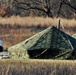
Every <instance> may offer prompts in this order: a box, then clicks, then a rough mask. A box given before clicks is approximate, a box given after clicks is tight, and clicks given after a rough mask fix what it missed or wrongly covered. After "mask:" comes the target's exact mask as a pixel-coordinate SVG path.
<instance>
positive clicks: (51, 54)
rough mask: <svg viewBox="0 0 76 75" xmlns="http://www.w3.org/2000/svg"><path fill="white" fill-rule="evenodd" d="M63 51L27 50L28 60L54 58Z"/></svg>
mask: <svg viewBox="0 0 76 75" xmlns="http://www.w3.org/2000/svg"><path fill="white" fill-rule="evenodd" d="M62 52H63V51H62V50H60V49H51V48H49V49H36V50H28V54H29V57H30V58H33V59H34V58H38V59H44V58H45V59H50V58H55V57H56V56H57V55H60V54H61V53H62Z"/></svg>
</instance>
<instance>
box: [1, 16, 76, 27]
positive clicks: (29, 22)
mask: <svg viewBox="0 0 76 75" xmlns="http://www.w3.org/2000/svg"><path fill="white" fill-rule="evenodd" d="M59 19H60V20H61V23H62V24H63V26H64V27H73V26H76V20H75V19H65V18H49V17H46V18H44V17H19V16H12V17H7V18H2V17H0V24H10V25H21V26H38V25H41V26H50V25H51V24H53V25H57V22H58V20H59Z"/></svg>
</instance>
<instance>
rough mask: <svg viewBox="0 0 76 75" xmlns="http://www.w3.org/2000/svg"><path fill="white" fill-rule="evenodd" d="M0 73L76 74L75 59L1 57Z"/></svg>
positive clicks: (17, 74)
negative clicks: (14, 58)
mask: <svg viewBox="0 0 76 75" xmlns="http://www.w3.org/2000/svg"><path fill="white" fill-rule="evenodd" d="M0 75H76V61H72V60H71V61H70V60H35V59H32V60H30V59H29V60H18V59H16V60H13V59H6V60H5V59H2V60H0Z"/></svg>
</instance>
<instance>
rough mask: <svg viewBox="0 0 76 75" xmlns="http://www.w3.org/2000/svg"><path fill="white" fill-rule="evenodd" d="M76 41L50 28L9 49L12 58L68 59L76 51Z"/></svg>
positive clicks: (54, 28)
mask: <svg viewBox="0 0 76 75" xmlns="http://www.w3.org/2000/svg"><path fill="white" fill-rule="evenodd" d="M75 44H76V40H75V39H74V38H73V37H71V36H69V35H67V34H66V33H64V32H63V31H61V30H59V29H57V28H56V27H54V26H50V27H48V28H47V29H45V30H43V31H41V32H39V33H38V34H36V35H34V36H32V37H30V38H28V39H27V40H25V41H23V42H21V43H19V44H17V45H14V46H12V47H10V48H8V53H9V56H10V58H24V59H29V58H37V59H67V58H69V57H71V54H72V52H73V51H74V49H76V46H75Z"/></svg>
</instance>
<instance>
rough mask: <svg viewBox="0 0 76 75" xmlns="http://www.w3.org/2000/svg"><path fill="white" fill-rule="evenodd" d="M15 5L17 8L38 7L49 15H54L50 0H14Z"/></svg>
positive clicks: (28, 8) (37, 8)
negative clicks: (24, 0)
mask: <svg viewBox="0 0 76 75" xmlns="http://www.w3.org/2000/svg"><path fill="white" fill-rule="evenodd" d="M14 5H15V7H16V8H17V9H24V10H30V9H36V10H39V11H42V12H44V13H45V14H46V15H47V16H48V17H53V15H52V10H51V8H52V7H51V4H50V0H40V1H39V0H32V2H29V1H28V2H19V1H18V0H14Z"/></svg>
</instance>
